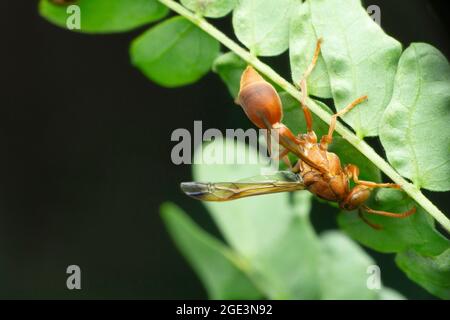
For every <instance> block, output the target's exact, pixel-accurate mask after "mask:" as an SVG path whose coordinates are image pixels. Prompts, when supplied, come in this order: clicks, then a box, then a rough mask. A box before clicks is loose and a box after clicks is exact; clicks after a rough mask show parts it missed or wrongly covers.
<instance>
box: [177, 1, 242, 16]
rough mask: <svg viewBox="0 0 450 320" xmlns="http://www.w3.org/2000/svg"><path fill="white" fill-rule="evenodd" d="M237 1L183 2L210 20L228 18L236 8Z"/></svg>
mask: <svg viewBox="0 0 450 320" xmlns="http://www.w3.org/2000/svg"><path fill="white" fill-rule="evenodd" d="M236 2H237V0H181V3H182V4H183V5H184V6H185V7H186V8H188V9H190V10H192V11H194V12H196V13H198V14H200V15H202V16H205V17H208V18H220V17H223V16H226V15H227V14H229V13H230V12H231V10H233V8H234V7H235V6H236Z"/></svg>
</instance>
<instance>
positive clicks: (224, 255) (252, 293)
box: [161, 203, 261, 299]
mask: <svg viewBox="0 0 450 320" xmlns="http://www.w3.org/2000/svg"><path fill="white" fill-rule="evenodd" d="M161 215H162V218H163V220H164V223H165V224H166V227H167V229H168V231H169V233H170V235H171V237H172V238H173V240H174V241H175V243H176V245H177V247H178V249H179V250H180V251H181V252H182V253H183V255H184V256H185V257H186V259H187V260H188V261H189V263H190V264H191V266H192V268H193V269H194V270H195V271H196V273H197V275H198V276H199V277H200V279H201V280H202V282H203V284H204V286H205V287H206V290H207V292H208V296H209V297H210V298H211V299H258V298H261V294H260V293H259V291H258V290H257V289H256V287H255V286H254V285H253V284H252V282H251V281H250V280H249V278H248V276H247V275H246V271H245V268H246V266H245V261H242V260H241V259H240V258H239V257H238V256H237V255H236V254H235V253H234V252H233V251H231V250H230V249H229V248H228V247H226V246H225V245H224V244H223V243H221V242H220V241H219V240H217V239H215V238H214V237H212V236H211V235H210V234H208V233H207V232H205V231H204V230H202V229H201V228H199V227H198V226H197V225H196V224H195V223H194V222H193V221H192V220H191V219H190V218H189V217H188V216H187V215H186V214H185V213H184V212H183V211H182V210H181V209H180V208H178V207H177V206H176V205H174V204H172V203H164V204H163V205H162V206H161Z"/></svg>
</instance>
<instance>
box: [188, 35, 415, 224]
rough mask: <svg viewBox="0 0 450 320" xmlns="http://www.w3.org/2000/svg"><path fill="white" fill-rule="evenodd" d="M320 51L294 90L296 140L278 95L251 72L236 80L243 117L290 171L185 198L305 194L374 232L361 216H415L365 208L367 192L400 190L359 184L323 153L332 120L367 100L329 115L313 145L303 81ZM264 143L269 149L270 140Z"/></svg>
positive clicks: (202, 186) (192, 185) (211, 186)
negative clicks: (277, 148) (273, 141)
mask: <svg viewBox="0 0 450 320" xmlns="http://www.w3.org/2000/svg"><path fill="white" fill-rule="evenodd" d="M320 46H321V40H319V41H318V42H317V45H316V50H315V53H314V56H313V59H312V62H311V64H310V65H309V67H308V68H307V70H306V72H305V74H304V75H303V78H302V80H301V81H300V85H299V87H300V90H301V92H302V99H301V101H300V104H301V108H302V110H303V114H304V116H305V119H306V126H307V132H306V134H299V135H297V136H296V135H294V134H293V133H292V131H291V130H290V129H289V128H288V127H286V126H285V125H284V124H283V123H282V122H281V120H282V116H283V115H282V106H281V100H280V97H279V96H278V93H277V92H276V90H275V88H274V87H273V86H272V85H271V84H270V83H268V82H267V81H265V80H264V79H263V78H262V77H261V76H260V75H259V74H258V73H257V72H256V71H255V70H254V69H253V68H252V67H251V66H248V67H247V69H246V70H245V71H244V72H243V74H242V77H241V82H240V91H239V95H238V98H237V102H238V104H240V105H241V106H242V108H243V109H244V112H245V114H246V115H247V117H248V118H249V119H250V121H252V122H253V123H254V124H255V125H256V126H257V127H258V128H261V129H267V130H268V132H269V133H270V132H274V131H276V133H277V134H278V142H279V144H280V145H281V147H282V148H283V149H282V150H281V152H280V153H279V155H278V156H279V158H280V159H283V161H285V162H286V163H287V164H288V166H289V167H290V169H291V171H282V172H279V173H278V174H276V175H274V176H272V177H264V180H262V181H256V182H253V180H252V181H242V182H222V183H198V182H184V183H182V184H181V189H182V190H183V191H184V192H185V193H186V194H187V195H189V196H191V197H193V198H196V199H200V200H204V201H227V200H234V199H239V198H243V197H248V196H253V195H260V194H269V193H276V192H284V191H296V190H302V189H307V190H309V191H310V192H311V193H313V194H315V195H316V196H318V197H319V198H322V199H325V200H328V201H332V202H337V203H338V204H339V207H340V208H341V209H343V210H346V211H351V210H355V209H358V212H359V216H360V217H361V219H362V220H363V221H364V222H366V223H367V224H368V225H370V226H371V227H373V228H375V229H380V228H381V226H379V225H376V224H373V223H371V222H370V221H368V220H367V218H366V217H365V216H364V215H363V211H364V212H367V213H369V214H376V215H381V216H387V217H392V218H405V217H408V216H410V215H412V214H414V213H415V212H416V209H415V208H414V207H413V208H412V209H410V210H408V211H406V212H403V213H392V212H386V211H380V210H374V209H371V208H369V207H368V206H367V205H365V204H364V203H365V202H366V201H367V200H368V198H369V196H370V194H371V190H372V189H374V188H395V189H399V188H400V186H399V185H397V184H393V183H376V182H372V181H363V180H360V179H359V178H358V175H359V168H358V167H357V166H355V165H353V164H348V165H346V166H345V167H342V166H341V162H340V160H339V157H338V156H337V155H336V154H334V153H332V152H328V151H327V150H328V145H329V144H331V143H332V140H333V132H334V129H335V126H336V121H337V118H338V117H341V116H343V115H344V114H346V113H347V112H349V111H350V110H352V109H353V108H354V107H356V106H357V105H359V104H360V103H362V102H364V101H365V100H367V96H362V97H359V98H358V99H356V100H355V101H353V102H352V103H350V104H349V105H348V106H346V107H345V108H344V109H342V110H341V111H339V112H337V113H336V114H334V115H333V116H332V117H331V122H330V126H329V130H328V134H326V135H324V136H323V137H322V138H321V139H320V141H319V140H318V139H317V136H316V134H315V132H314V130H313V129H312V116H311V112H310V110H309V108H308V106H307V104H306V99H307V96H308V93H307V85H306V79H307V77H308V76H309V75H310V74H311V72H312V70H313V68H314V66H315V64H316V62H317V58H318V57H319V53H320ZM267 140H268V144H269V141H270V137H269V138H268V139H267ZM269 149H270V148H269ZM289 153H293V154H294V155H295V156H296V157H298V159H299V160H298V161H297V163H296V164H295V165H294V166H292V164H291V163H290V160H289V158H288V157H287V155H288V154H289ZM350 180H352V181H353V182H354V187H352V188H351V187H350Z"/></svg>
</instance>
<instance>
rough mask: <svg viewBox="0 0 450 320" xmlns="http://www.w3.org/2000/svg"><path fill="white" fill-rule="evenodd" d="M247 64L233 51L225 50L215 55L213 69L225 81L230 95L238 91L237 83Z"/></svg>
mask: <svg viewBox="0 0 450 320" xmlns="http://www.w3.org/2000/svg"><path fill="white" fill-rule="evenodd" d="M246 67H247V64H246V63H245V62H244V61H242V59H241V58H239V57H238V56H237V55H236V54H234V53H233V52H227V53H225V54H222V55H221V56H219V57H217V59H216V60H215V61H214V64H213V71H214V72H215V73H217V74H218V75H219V76H220V78H221V79H222V80H223V82H225V84H226V85H227V87H228V91H230V94H231V96H232V97H234V98H236V97H237V96H238V93H239V83H240V81H241V75H242V72H243V71H244V70H245V68H246Z"/></svg>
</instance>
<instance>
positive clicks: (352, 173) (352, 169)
mask: <svg viewBox="0 0 450 320" xmlns="http://www.w3.org/2000/svg"><path fill="white" fill-rule="evenodd" d="M344 171H345V173H346V174H347V176H348V177H349V178H350V179H353V181H354V182H355V183H356V184H359V185H363V186H366V187H369V188H393V189H400V185H398V184H395V183H376V182H372V181H365V180H359V179H358V176H359V168H358V167H357V166H355V165H354V164H349V165H347V166H346V167H345V168H344Z"/></svg>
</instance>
